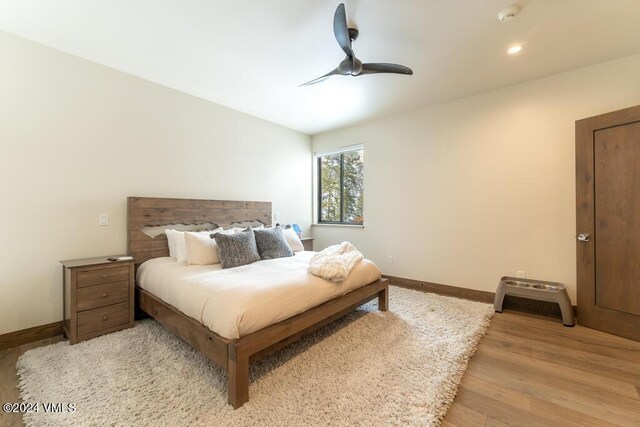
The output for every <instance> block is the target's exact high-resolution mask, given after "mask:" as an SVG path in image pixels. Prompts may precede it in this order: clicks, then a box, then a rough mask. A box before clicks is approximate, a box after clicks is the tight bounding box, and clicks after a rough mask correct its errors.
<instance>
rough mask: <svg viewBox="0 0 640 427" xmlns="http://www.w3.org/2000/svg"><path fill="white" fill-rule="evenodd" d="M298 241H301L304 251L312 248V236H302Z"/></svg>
mask: <svg viewBox="0 0 640 427" xmlns="http://www.w3.org/2000/svg"><path fill="white" fill-rule="evenodd" d="M300 241H301V242H302V247H304V250H305V251H312V250H313V237H303V238H301V239H300Z"/></svg>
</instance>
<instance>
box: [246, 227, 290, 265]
mask: <svg viewBox="0 0 640 427" xmlns="http://www.w3.org/2000/svg"><path fill="white" fill-rule="evenodd" d="M253 232H254V233H255V235H256V244H257V245H258V253H260V258H262V259H275V258H284V257H289V256H293V251H292V250H291V248H290V247H289V244H288V243H287V239H285V237H284V233H283V232H282V229H281V228H280V227H274V228H262V229H258V230H253Z"/></svg>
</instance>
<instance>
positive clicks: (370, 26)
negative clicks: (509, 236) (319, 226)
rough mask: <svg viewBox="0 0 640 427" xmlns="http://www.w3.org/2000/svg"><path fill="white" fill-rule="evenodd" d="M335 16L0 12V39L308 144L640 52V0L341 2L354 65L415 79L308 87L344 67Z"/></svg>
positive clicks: (218, 7) (72, 4)
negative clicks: (353, 34)
mask: <svg viewBox="0 0 640 427" xmlns="http://www.w3.org/2000/svg"><path fill="white" fill-rule="evenodd" d="M514 2H515V3H518V4H520V5H521V6H522V12H521V14H520V15H519V16H518V17H517V18H516V19H515V20H514V21H512V22H509V23H504V24H503V23H500V22H499V21H498V19H497V13H498V11H499V10H500V9H502V8H504V7H506V6H508V5H510V4H511V3H514ZM338 3H339V0H306V1H304V0H269V1H264V0H253V1H250V0H248V1H228V0H227V1H222V0H208V1H207V0H28V1H27V0H0V29H1V30H4V31H7V32H9V33H13V34H16V35H19V36H22V37H25V38H28V39H31V40H34V41H37V42H39V43H42V44H44V45H47V46H51V47H54V48H57V49H60V50H62V51H66V52H69V53H72V54H74V55H77V56H80V57H82V58H86V59H89V60H91V61H95V62H97V63H100V64H104V65H107V66H109V67H113V68H115V69H118V70H121V71H124V72H127V73H130V74H133V75H136V76H139V77H142V78H145V79H148V80H151V81H154V82H157V83H160V84H163V85H166V86H169V87H172V88H175V89H178V90H181V91H183V92H187V93H190V94H193V95H196V96H199V97H202V98H205V99H208V100H211V101H214V102H217V103H219V104H223V105H226V106H228V107H231V108H234V109H237V110H240V111H244V112H246V113H249V114H252V115H255V116H258V117H261V118H264V119H266V120H269V121H272V122H276V123H279V124H282V125H284V126H287V127H290V128H293V129H297V130H300V131H302V132H305V133H309V134H315V133H319V132H323V131H327V130H330V129H334V128H337V127H342V126H347V125H351V124H354V123H357V122H361V121H364V120H368V119H371V118H374V117H379V116H382V115H386V114H391V113H396V112H401V111H408V110H413V109H416V108H418V107H422V106H426V105H431V104H435V103H439V102H443V101H446V100H451V99H454V98H459V97H462V96H466V95H471V94H474V93H479V92H483V91H487V90H490V89H495V88H499V87H504V86H508V85H511V84H514V83H518V82H522V81H526V80H531V79H534V78H537V77H541V76H545V75H550V74H554V73H558V72H562V71H566V70H570V69H574V68H578V67H582V66H585V65H589V64H595V63H598V62H603V61H606V60H609V59H613V58H618V57H622V56H626V55H630V54H633V53H637V52H640V0H513V1H509V0H396V1H391V0H386V1H383V0H345V4H346V7H347V16H348V17H349V19H350V21H353V22H354V23H355V24H357V27H358V28H359V30H360V37H359V38H358V40H357V41H356V42H355V44H354V49H355V52H356V54H357V55H358V57H359V58H360V59H362V60H363V61H364V62H396V63H400V64H404V65H407V66H409V67H411V68H413V70H414V73H415V74H414V75H413V76H410V77H409V76H398V75H389V74H382V75H374V76H361V77H357V78H352V77H340V76H337V77H332V78H331V79H329V80H327V81H326V82H324V83H321V84H319V85H315V86H308V87H302V88H301V87H298V85H299V84H300V83H303V82H305V81H308V80H311V79H312V78H315V77H317V76H320V75H322V74H324V73H326V72H328V71H330V70H332V69H333V68H335V67H336V65H337V64H338V62H339V61H340V60H341V59H343V56H344V55H343V54H342V51H341V50H340V48H339V47H338V45H337V43H336V41H335V40H334V38H333V30H332V20H333V13H334V11H335V8H336V6H337V5H338ZM514 43H522V44H523V45H524V49H523V51H522V52H521V53H520V54H518V55H516V56H508V55H507V54H506V50H507V48H508V47H509V46H510V45H512V44H514Z"/></svg>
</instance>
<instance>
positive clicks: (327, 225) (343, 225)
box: [311, 224, 364, 228]
mask: <svg viewBox="0 0 640 427" xmlns="http://www.w3.org/2000/svg"><path fill="white" fill-rule="evenodd" d="M311 226H312V227H347V228H364V224H311Z"/></svg>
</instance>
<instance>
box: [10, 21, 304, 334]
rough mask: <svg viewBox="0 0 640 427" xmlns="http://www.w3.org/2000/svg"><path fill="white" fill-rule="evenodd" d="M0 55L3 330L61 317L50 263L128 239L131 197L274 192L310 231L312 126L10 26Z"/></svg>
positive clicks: (106, 250)
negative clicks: (159, 81)
mask: <svg viewBox="0 0 640 427" xmlns="http://www.w3.org/2000/svg"><path fill="white" fill-rule="evenodd" d="M0 56H1V58H2V60H1V61H0V148H1V155H0V189H1V192H0V194H1V199H2V206H1V208H0V224H2V225H3V232H2V238H1V239H0V273H1V274H0V292H1V296H0V334H2V333H7V332H10V331H15V330H20V329H24V328H28V327H32V326H37V325H42V324H46V323H51V322H54V321H57V320H60V319H61V318H62V283H61V282H62V268H61V266H60V264H58V260H62V259H69V258H80V257H90V256H100V255H107V254H112V253H121V252H124V251H125V250H126V198H127V196H133V195H135V196H159V197H181V198H207V199H230V200H266V201H272V202H273V208H274V212H277V213H278V214H279V217H278V220H279V221H281V222H297V223H299V224H301V225H302V226H303V227H304V228H305V229H306V230H307V231H308V227H309V224H310V222H311V188H310V181H311V160H310V156H311V141H310V137H308V136H306V135H303V134H301V133H298V132H294V131H291V130H288V129H286V128H283V127H280V126H276V125H274V124H271V123H268V122H266V121H263V120H260V119H256V118H254V117H251V116H248V115H245V114H242V113H239V112H237V111H234V110H230V109H228V108H225V107H222V106H219V105H216V104H213V103H210V102H207V101H204V100H201V99H198V98H195V97H192V96H189V95H185V94H183V93H180V92H177V91H174V90H171V89H168V88H165V87H163V86H159V85H156V84H153V83H150V82H147V81H145V80H142V79H138V78H135V77H132V76H129V75H127V74H124V73H121V72H118V71H115V70H112V69H109V68H106V67H103V66H100V65H97V64H94V63H91V62H88V61H85V60H82V59H79V58H76V57H73V56H70V55H67V54H64V53H61V52H59V51H56V50H53V49H49V48H46V47H43V46H40V45H37V44H34V43H32V42H29V41H26V40H23V39H20V38H16V37H13V36H10V35H7V34H6V33H0ZM99 213H108V214H109V217H110V225H109V226H108V227H99V226H98V214H99Z"/></svg>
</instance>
